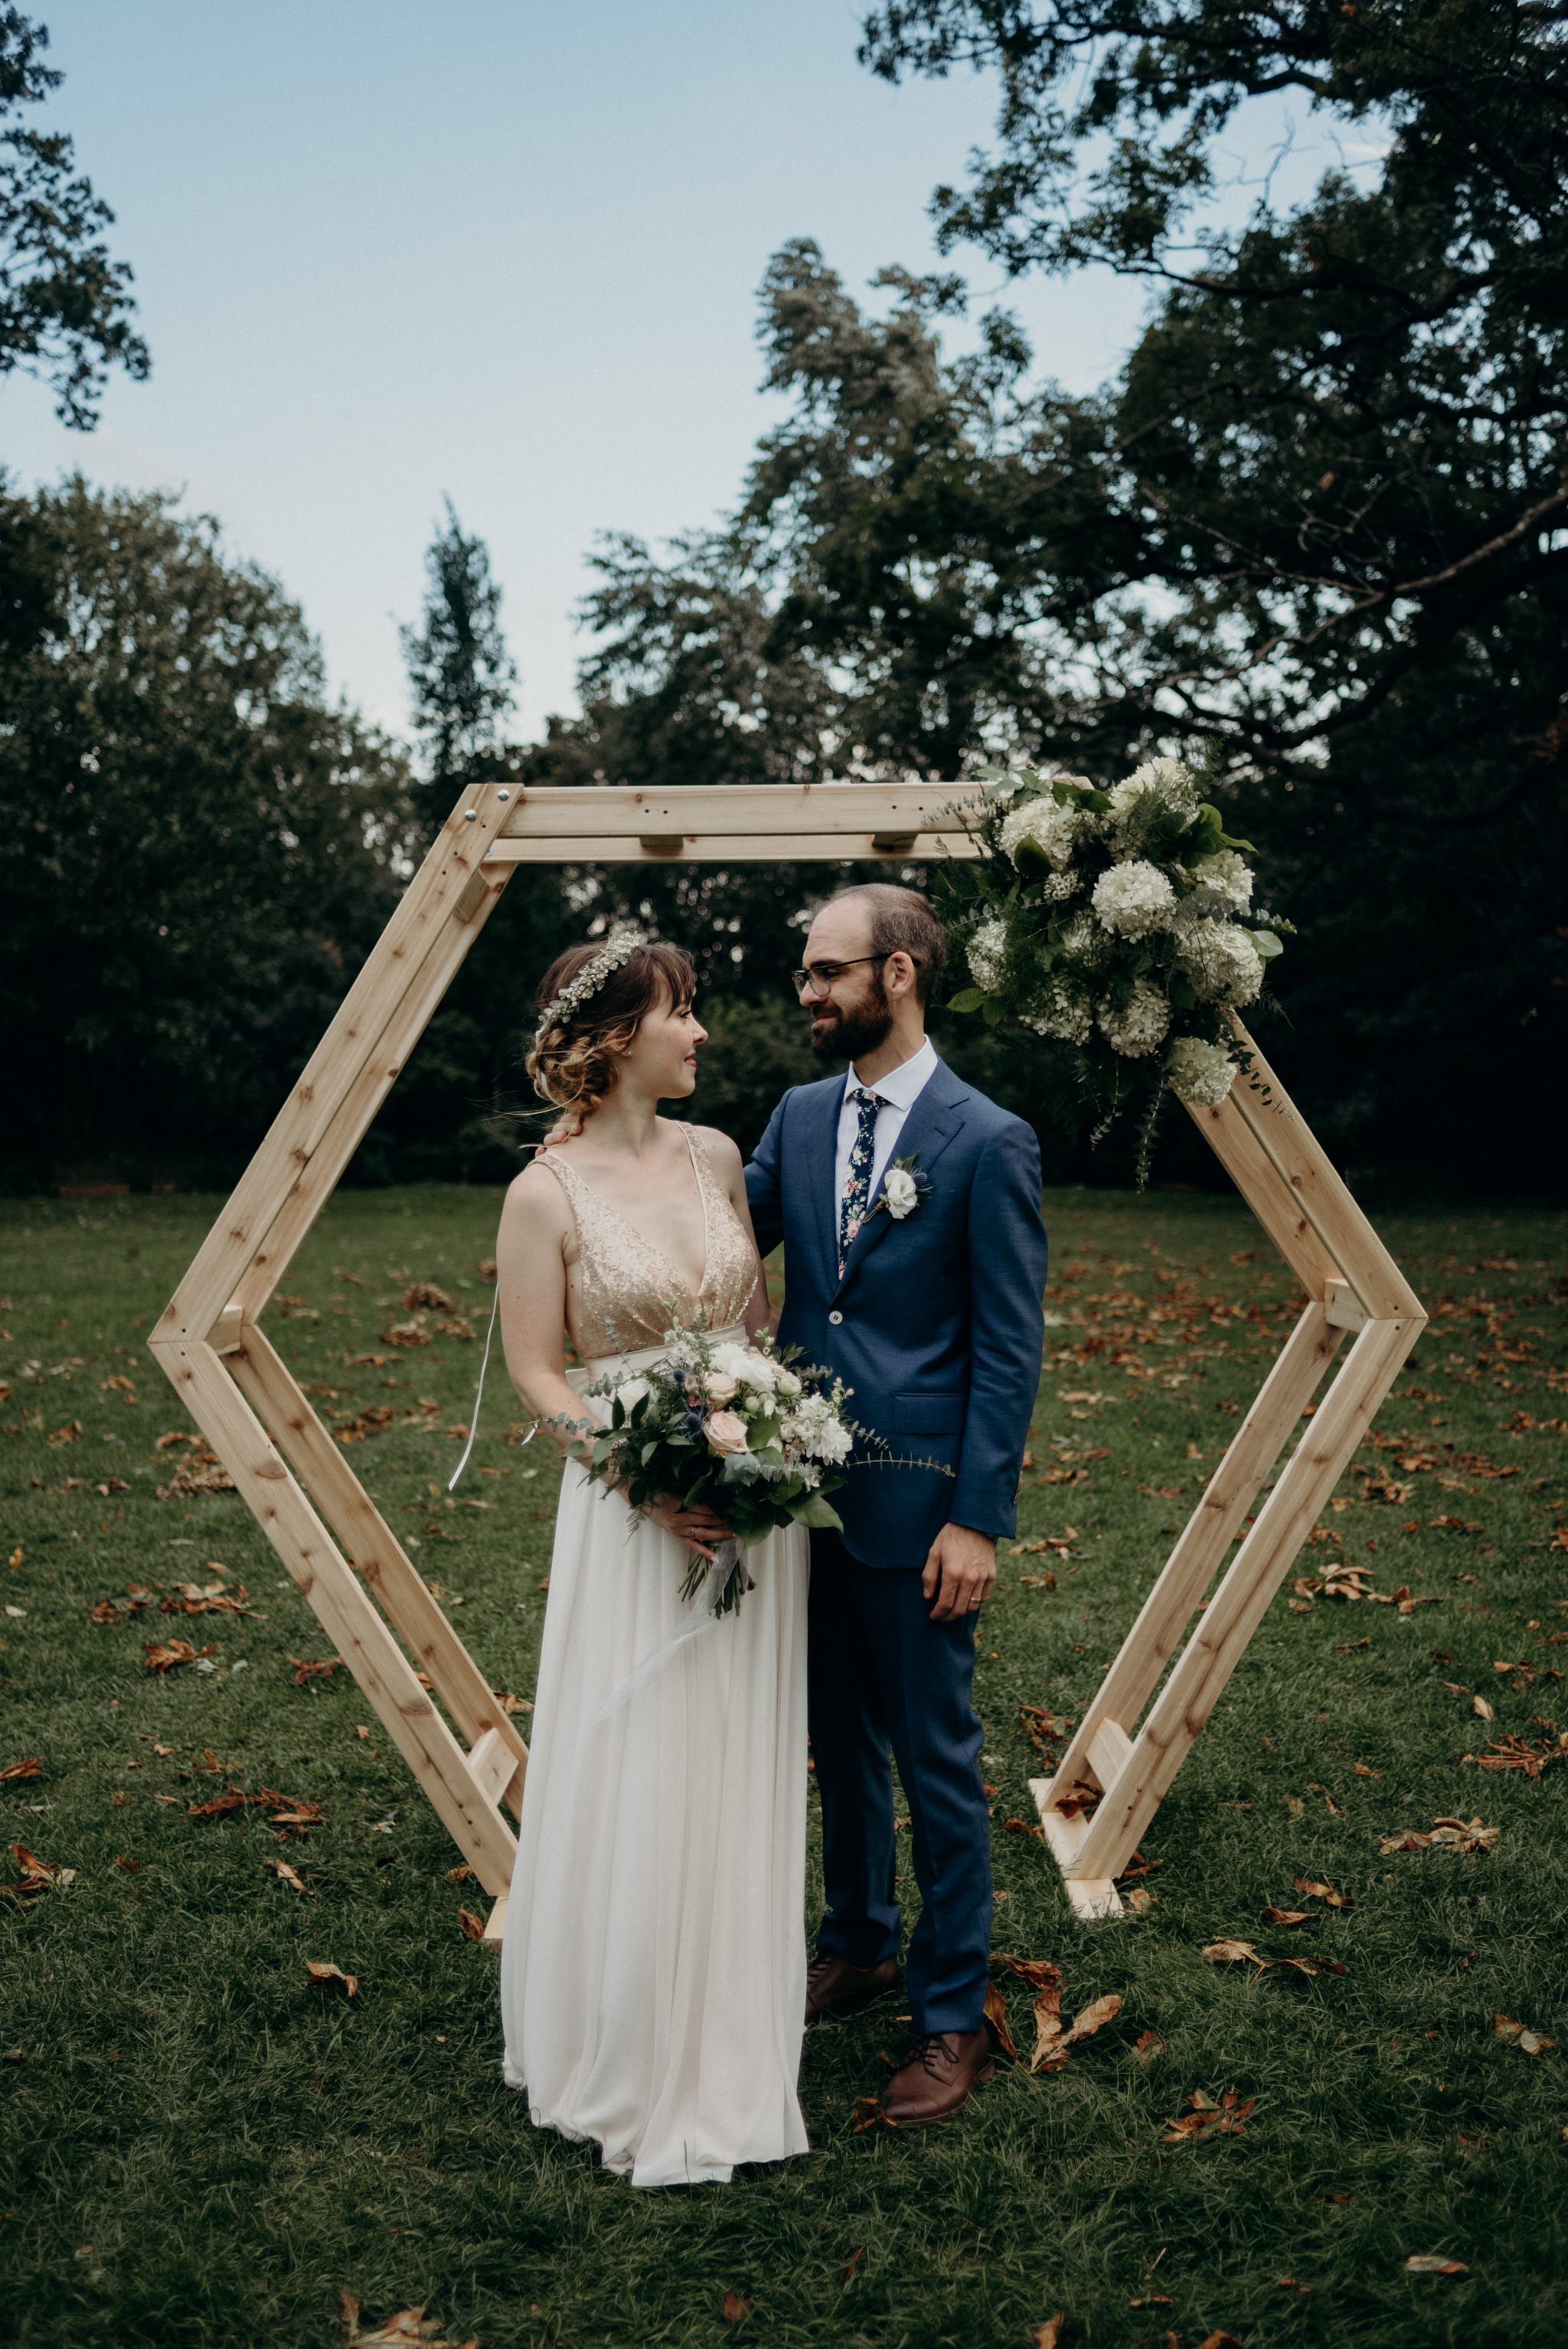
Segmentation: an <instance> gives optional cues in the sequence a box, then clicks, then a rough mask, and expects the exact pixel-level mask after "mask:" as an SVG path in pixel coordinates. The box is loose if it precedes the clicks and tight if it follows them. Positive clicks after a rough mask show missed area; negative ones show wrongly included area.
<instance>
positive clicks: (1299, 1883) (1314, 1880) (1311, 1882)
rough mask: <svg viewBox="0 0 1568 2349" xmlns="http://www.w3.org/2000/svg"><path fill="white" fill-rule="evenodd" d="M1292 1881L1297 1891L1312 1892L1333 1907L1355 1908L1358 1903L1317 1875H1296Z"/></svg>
mask: <svg viewBox="0 0 1568 2349" xmlns="http://www.w3.org/2000/svg"><path fill="white" fill-rule="evenodd" d="M1291 1883H1292V1886H1293V1887H1294V1889H1295V1890H1296V1891H1297V1892H1310V1893H1311V1894H1312V1895H1313V1897H1314V1899H1318V1900H1326V1902H1327V1904H1328V1906H1329V1907H1330V1908H1331V1909H1354V1908H1355V1906H1356V1903H1355V1901H1354V1900H1352V1899H1350V1897H1349V1895H1348V1894H1347V1893H1344V1892H1336V1890H1335V1889H1334V1887H1333V1885H1332V1884H1325V1883H1324V1882H1323V1881H1322V1880H1321V1878H1318V1877H1315V1876H1295V1877H1293V1878H1291Z"/></svg>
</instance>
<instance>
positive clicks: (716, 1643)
mask: <svg viewBox="0 0 1568 2349" xmlns="http://www.w3.org/2000/svg"><path fill="white" fill-rule="evenodd" d="M683 1130H684V1131H686V1138H687V1142H688V1143H689V1145H690V1149H691V1155H692V1164H693V1167H694V1169H695V1172H696V1180H697V1184H698V1187H699V1189H700V1191H701V1195H702V1202H703V1212H704V1217H705V1221H706V1224H707V1265H706V1268H705V1270H704V1274H703V1279H702V1284H701V1287H700V1288H699V1290H698V1292H697V1295H696V1298H695V1299H693V1298H692V1297H691V1296H690V1294H689V1288H688V1284H687V1283H686V1282H685V1281H684V1280H683V1279H682V1278H681V1277H680V1276H679V1274H678V1273H676V1270H675V1268H674V1267H673V1266H672V1265H671V1264H670V1263H669V1261H668V1259H667V1258H666V1257H665V1256H664V1255H663V1254H662V1253H661V1252H660V1250H659V1249H658V1248H656V1247H655V1246H654V1245H653V1244H652V1242H650V1241H649V1240H647V1239H646V1238H645V1237H643V1235H642V1234H641V1233H639V1232H637V1231H636V1230H634V1227H633V1226H631V1225H629V1224H628V1223H626V1222H625V1221H624V1218H623V1217H622V1216H619V1215H617V1214H616V1212H615V1211H614V1208H613V1207H611V1206H609V1204H608V1203H607V1202H606V1201H605V1200H604V1199H603V1198H602V1197H601V1196H600V1195H598V1193H596V1192H595V1191H594V1189H593V1185H591V1184H589V1183H587V1182H585V1181H584V1180H583V1177H582V1176H581V1175H580V1174H577V1172H576V1171H575V1169H574V1168H573V1166H572V1165H571V1164H569V1163H568V1161H567V1160H566V1159H564V1158H563V1157H562V1156H561V1155H560V1154H559V1153H558V1152H555V1151H548V1152H546V1153H544V1154H542V1163H543V1164H545V1165H547V1166H548V1167H549V1168H550V1169H551V1171H552V1174H554V1175H555V1176H556V1177H557V1178H558V1180H559V1181H560V1183H561V1185H562V1188H563V1190H564V1191H565V1193H566V1196H567V1199H568V1201H569V1202H570V1205H571V1207H572V1212H573V1216H574V1218H575V1222H576V1227H577V1242H578V1248H579V1251H580V1257H579V1279H578V1283H577V1286H578V1288H579V1294H578V1296H577V1298H576V1299H575V1300H574V1301H573V1305H572V1307H571V1308H570V1312H571V1335H572V1340H573V1344H574V1345H575V1347H576V1348H577V1350H578V1352H579V1353H580V1354H581V1355H582V1356H583V1360H584V1361H585V1363H586V1365H587V1371H586V1375H583V1374H575V1375H574V1380H573V1382H574V1383H578V1384H586V1383H588V1382H589V1381H591V1380H593V1379H595V1378H597V1377H599V1376H601V1375H602V1374H603V1372H605V1371H609V1370H611V1369H612V1368H614V1367H616V1366H617V1365H619V1366H622V1367H624V1370H625V1371H626V1372H627V1374H628V1375H632V1374H634V1372H635V1371H637V1370H638V1369H639V1368H641V1367H643V1366H644V1365H645V1363H646V1362H647V1361H650V1360H652V1359H653V1358H654V1356H655V1355H656V1354H657V1353H659V1352H661V1351H662V1350H663V1349H662V1346H661V1344H660V1340H661V1339H662V1337H663V1333H664V1331H665V1330H666V1329H667V1328H668V1327H669V1326H670V1320H671V1309H672V1306H674V1307H677V1308H678V1309H679V1310H680V1312H681V1316H682V1318H683V1319H685V1320H686V1321H687V1322H690V1321H691V1320H692V1319H694V1318H696V1315H697V1314H699V1313H700V1314H701V1315H702V1317H703V1318H704V1319H706V1320H707V1326H708V1328H709V1329H710V1330H712V1331H713V1333H714V1335H715V1337H716V1338H717V1337H719V1336H723V1337H743V1336H744V1332H743V1330H740V1328H739V1327H738V1325H739V1322H740V1317H741V1315H742V1313H743V1312H744V1310H745V1307H746V1304H747V1300H748V1298H749V1296H750V1293H751V1287H752V1281H753V1278H754V1270H755V1265H754V1258H753V1257H752V1253H751V1247H750V1244H749V1242H748V1239H747V1237H746V1234H745V1233H744V1231H743V1230H742V1228H741V1226H740V1225H739V1223H738V1220H737V1218H736V1216H735V1214H734V1211H733V1209H732V1208H731V1207H730V1205H729V1202H728V1199H727V1197H726V1195H725V1193H724V1190H723V1187H722V1185H720V1183H719V1181H718V1179H717V1175H716V1174H715V1173H714V1171H713V1168H712V1166H711V1165H710V1164H709V1163H708V1160H707V1156H706V1154H705V1153H704V1151H703V1148H702V1144H701V1143H700V1142H699V1141H698V1140H697V1138H696V1135H694V1134H692V1133H690V1131H689V1129H683ZM583 1409H584V1411H585V1412H587V1411H593V1413H595V1415H596V1416H598V1417H600V1418H603V1417H604V1416H605V1414H606V1405H605V1403H604V1402H603V1400H599V1399H595V1400H593V1401H591V1402H584V1405H583ZM745 1557H746V1565H747V1568H748V1572H749V1574H750V1577H751V1579H752V1581H753V1582H754V1583H755V1585H756V1588H754V1589H752V1590H750V1591H748V1593H747V1594H746V1595H745V1597H744V1598H743V1599H742V1600H741V1603H740V1605H739V1607H738V1609H735V1611H734V1612H733V1613H731V1614H729V1615H726V1616H723V1617H720V1618H718V1619H714V1618H712V1617H711V1616H710V1615H709V1613H708V1611H707V1610H708V1602H707V1592H706V1591H705V1590H699V1591H698V1593H697V1595H696V1599H694V1600H692V1601H689V1602H688V1601H683V1599H681V1596H680V1585H681V1581H682V1578H683V1577H684V1575H685V1572H686V1565H687V1562H688V1553H687V1552H686V1547H685V1545H684V1544H683V1543H680V1542H678V1541H676V1539H675V1537H674V1536H673V1535H670V1534H667V1533H665V1531H663V1529H662V1528H661V1527H659V1526H654V1525H650V1524H649V1523H648V1522H647V1520H646V1519H645V1518H642V1517H637V1516H633V1515H632V1513H631V1511H630V1510H629V1509H628V1508H627V1506H626V1504H625V1503H624V1500H622V1498H621V1497H620V1495H618V1494H613V1493H606V1492H605V1490H604V1488H603V1486H602V1485H596V1484H594V1483H593V1481H592V1480H591V1479H590V1478H589V1477H588V1476H587V1475H585V1473H584V1472H583V1469H582V1468H580V1467H579V1466H577V1465H576V1464H574V1463H573V1464H568V1466H567V1467H566V1469H565V1472H564V1475H563V1477H562V1488H561V1501H560V1508H559V1513H558V1515H557V1518H556V1526H555V1547H554V1550H553V1552H552V1557H551V1567H550V1597H549V1601H548V1604H547V1607H546V1610H545V1619H544V1636H543V1640H542V1647H541V1652H540V1667H539V1681H538V1686H537V1690H536V1692H535V1699H534V1714H533V1738H532V1748H531V1758H530V1762H529V1767H528V1775H527V1778H526V1780H525V1782H524V1789H523V1799H522V1819H521V1829H520V1833H519V1837H518V1853H517V1865H516V1868H515V1871H514V1873H513V1876H512V1882H511V1899H510V1900H509V1902H508V1906H507V1921H506V1932H505V1939H504V1941H503V1944H502V1949H501V1981H500V1996H501V2015H502V2021H503V2023H504V2025H505V2032H506V2055H505V2062H504V2076H505V2079H506V2083H507V2085H508V2086H509V2087H511V2088H517V2089H520V2090H522V2091H523V2092H524V2093H525V2094H526V2095H527V2097H528V2102H529V2110H530V2114H531V2118H532V2120H533V2121H534V2123H535V2125H536V2126H537V2127H542V2128H553V2129H558V2130H559V2131H560V2132H561V2134H562V2136H563V2137H573V2138H577V2139H590V2140H592V2141H593V2142H594V2143H596V2144H597V2145H598V2146H599V2147H600V2148H601V2149H602V2152H603V2159H604V2165H605V2167H606V2168H610V2169H614V2170H617V2171H619V2172H620V2173H621V2174H622V2175H623V2176H624V2177H626V2178H629V2179H630V2181H631V2183H632V2184H633V2185H634V2186H676V2185H689V2184H695V2183H696V2182H698V2181H703V2180H718V2181H722V2180H725V2179H727V2178H728V2177H729V2175H730V2172H731V2170H732V2168H733V2167H734V2165H735V2164H736V2163H737V2162H738V2161H775V2160H778V2159H779V2158H782V2157H783V2156H785V2155H788V2154H798V2153H804V2152H805V2151H807V2149H808V2140H807V2137H806V2130H805V2125H804V2123H803V2121H802V2119H801V2116H800V2107H799V2099H798V2096H797V2094H796V2076H797V2073H798V2071H799V2058H800V2040H801V2033H802V2027H803V2017H804V2013H805V2001H806V1942H805V1927H804V1914H803V1911H804V1892H805V1865H806V1595H807V1583H808V1576H809V1572H810V1567H809V1551H808V1544H807V1536H806V1534H805V1533H804V1532H803V1531H802V1530H801V1529H800V1528H799V1527H797V1526H791V1527H789V1529H788V1531H786V1532H782V1533H775V1534H772V1535H770V1536H769V1538H768V1539H767V1540H766V1541H765V1542H763V1543H761V1544H760V1545H759V1546H758V1547H756V1548H754V1549H750V1550H748V1551H747V1552H746V1553H745ZM699 1626H700V1628H698V1627H699ZM683 1630H685V1631H686V1632H687V1633H688V1634H691V1633H693V1632H694V1631H695V1636H688V1637H686V1639H685V1640H681V1639H680V1638H679V1634H680V1633H681V1632H682V1631H683ZM661 1650H662V1651H664V1652H663V1654H662V1655H661V1653H660V1651H661ZM639 1666H641V1667H642V1668H643V1669H642V1672H641V1673H639V1670H638V1668H639Z"/></svg>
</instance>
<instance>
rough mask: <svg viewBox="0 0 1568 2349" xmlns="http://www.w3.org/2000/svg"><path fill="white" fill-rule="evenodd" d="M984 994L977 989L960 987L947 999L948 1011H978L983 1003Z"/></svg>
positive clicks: (980, 989) (981, 990)
mask: <svg viewBox="0 0 1568 2349" xmlns="http://www.w3.org/2000/svg"><path fill="white" fill-rule="evenodd" d="M984 1002H985V992H984V990H983V989H982V988H978V987H961V988H959V990H958V992H957V994H956V995H950V996H949V997H948V999H947V1008H948V1009H949V1011H978V1010H979V1009H980V1007H981V1005H982V1004H983V1003H984Z"/></svg>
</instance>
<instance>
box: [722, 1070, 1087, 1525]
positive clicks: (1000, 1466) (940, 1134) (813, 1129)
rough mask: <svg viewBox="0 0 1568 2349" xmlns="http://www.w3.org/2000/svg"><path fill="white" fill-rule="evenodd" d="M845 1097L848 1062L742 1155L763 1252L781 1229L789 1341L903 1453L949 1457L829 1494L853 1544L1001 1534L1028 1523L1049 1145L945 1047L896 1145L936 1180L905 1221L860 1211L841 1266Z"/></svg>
mask: <svg viewBox="0 0 1568 2349" xmlns="http://www.w3.org/2000/svg"><path fill="white" fill-rule="evenodd" d="M843 1097H844V1080H843V1078H842V1077H841V1076H837V1077H831V1078H829V1079H828V1080H826V1081H824V1082H823V1083H821V1084H816V1085H798V1086H796V1087H794V1088H793V1089H792V1090H791V1091H790V1092H787V1093H786V1094H785V1096H784V1098H783V1100H782V1101H781V1102H779V1106H778V1108H777V1109H776V1110H775V1111H774V1112H773V1115H772V1117H771V1118H770V1120H769V1125H768V1131H767V1133H765V1134H764V1135H763V1137H762V1139H761V1141H760V1142H759V1143H758V1145H757V1152H756V1155H755V1156H754V1157H753V1159H752V1161H751V1163H750V1164H749V1165H748V1167H747V1170H746V1189H747V1195H748V1198H749V1200H750V1203H751V1220H752V1223H753V1225H754V1226H755V1227H756V1232H757V1242H758V1247H760V1249H761V1250H762V1253H763V1254H764V1256H766V1255H767V1254H768V1252H769V1249H770V1248H773V1247H777V1245H778V1243H779V1240H780V1239H782V1240H783V1242H784V1244H785V1275H784V1278H785V1301H784V1317H783V1319H782V1321H781V1323H780V1325H779V1342H780V1344H782V1345H796V1346H799V1347H801V1348H802V1349H803V1350H804V1353H805V1358H806V1360H807V1361H810V1362H822V1363H826V1364H828V1365H829V1366H830V1368H831V1369H832V1370H834V1371H836V1372H837V1373H838V1375H839V1376H840V1377H841V1379H842V1380H843V1381H844V1383H845V1385H846V1386H849V1387H852V1388H853V1390H854V1400H853V1402H851V1403H850V1405H849V1406H848V1408H849V1411H850V1414H851V1417H852V1418H854V1419H856V1420H858V1421H859V1423H861V1426H862V1427H866V1428H870V1429H872V1430H873V1431H874V1432H875V1433H877V1434H878V1435H880V1436H882V1437H884V1438H885V1439H886V1442H887V1444H889V1445H890V1446H891V1447H892V1452H893V1453H894V1454H900V1455H914V1456H916V1457H919V1458H922V1459H934V1460H939V1461H941V1462H942V1463H943V1464H944V1465H946V1466H948V1467H951V1468H952V1469H953V1471H954V1475H952V1476H945V1475H942V1474H940V1472H938V1471H935V1470H932V1469H912V1468H878V1467H875V1466H872V1465H867V1466H860V1465H856V1466H853V1467H851V1469H850V1470H849V1471H848V1475H847V1477H846V1481H845V1483H844V1484H843V1485H841V1487H840V1489H839V1490H838V1491H837V1492H836V1493H835V1494H833V1495H832V1496H831V1497H832V1504H833V1506H834V1508H835V1509H836V1510H837V1511H838V1513H839V1515H840V1516H841V1518H842V1519H843V1522H844V1543H845V1547H847V1548H848V1549H849V1550H850V1551H851V1554H852V1555H853V1556H854V1557H858V1558H860V1559H861V1561H862V1562H863V1563H864V1564H865V1565H867V1566H885V1567H894V1566H899V1567H910V1566H923V1565H924V1563H925V1557H926V1553H927V1551H928V1550H929V1548H930V1547H931V1544H932V1542H933V1541H934V1539H935V1537H936V1535H937V1534H938V1533H939V1532H940V1530H941V1528H942V1526H944V1525H945V1524H947V1523H948V1522H949V1521H951V1522H952V1523H954V1525H961V1526H973V1527H974V1529H975V1531H976V1532H977V1533H983V1534H993V1535H996V1536H1001V1535H1005V1534H1010V1533H1011V1532H1012V1531H1013V1529H1014V1526H1016V1522H1017V1518H1016V1504H1017V1494H1018V1477H1019V1472H1020V1467H1021V1464H1022V1461H1023V1456H1024V1445H1025V1443H1026V1440H1027V1437H1028V1433H1029V1415H1030V1413H1031V1412H1032V1411H1033V1410H1034V1407H1035V1396H1036V1393H1037V1389H1038V1385H1039V1377H1040V1357H1041V1353H1042V1350H1043V1347H1044V1341H1045V1325H1044V1319H1043V1317H1042V1314H1041V1309H1040V1299H1041V1295H1042V1293H1043V1291H1044V1288H1045V1285H1046V1262H1047V1247H1046V1231H1045V1226H1044V1224H1043V1223H1042V1222H1041V1220H1040V1152H1039V1144H1038V1143H1037V1141H1036V1139H1035V1136H1034V1133H1032V1131H1031V1130H1030V1128H1029V1127H1028V1126H1026V1124H1025V1123H1024V1122H1023V1120H1022V1119H1021V1118H1016V1117H1014V1116H1012V1115H1011V1114H1010V1113H1009V1112H1007V1111H1006V1110H1003V1109H998V1108H997V1106H996V1104H995V1102H991V1101H987V1100H986V1098H985V1094H984V1093H979V1092H975V1091H974V1089H973V1088H972V1087H971V1086H968V1085H965V1084H961V1083H960V1082H959V1081H958V1079H957V1078H956V1077H955V1076H954V1073H953V1071H952V1070H951V1069H949V1068H948V1067H947V1065H946V1063H945V1062H944V1061H938V1063H937V1065H936V1068H935V1070H934V1072H933V1074H932V1077H931V1080H930V1081H929V1083H928V1084H927V1085H926V1087H925V1089H924V1091H923V1092H922V1093H921V1094H920V1096H919V1098H918V1099H917V1100H916V1102H914V1105H913V1108H912V1109H911V1110H910V1112H909V1114H908V1116H907V1117H906V1118H905V1120H904V1123H903V1132H902V1133H900V1135H899V1138H898V1142H897V1143H896V1145H895V1150H894V1155H895V1156H896V1157H899V1158H908V1157H911V1156H913V1159H914V1162H915V1164H914V1169H913V1171H914V1173H915V1174H916V1175H917V1176H923V1177H924V1178H925V1181H926V1183H928V1184H929V1185H930V1189H929V1191H928V1192H927V1193H926V1195H924V1196H923V1198H922V1199H921V1202H920V1204H919V1206H917V1207H915V1208H914V1210H913V1213H912V1214H910V1215H908V1216H905V1217H904V1218H903V1221H902V1222H898V1223H895V1222H894V1220H893V1218H892V1216H891V1215H890V1214H889V1213H888V1211H887V1209H886V1208H885V1207H883V1208H882V1209H881V1210H880V1212H879V1213H877V1214H875V1215H873V1216H871V1217H870V1218H869V1219H868V1220H867V1221H866V1222H865V1223H864V1224H862V1225H861V1229H860V1231H859V1232H858V1234H857V1235H856V1237H855V1239H854V1241H853V1243H852V1245H851V1248H850V1253H849V1257H848V1259H847V1261H846V1263H845V1267H844V1277H843V1278H842V1280H841V1279H840V1278H839V1277H838V1246H837V1223H838V1203H837V1201H836V1199H835V1197H834V1195H833V1159H834V1148H835V1143H836V1141H837V1136H838V1124H839V1112H840V1110H841V1107H842V1105H843ZM890 1163H891V1162H890ZM860 1456H861V1455H857V1458H858V1457H860ZM871 1457H872V1458H873V1459H874V1457H875V1454H874V1451H873V1452H872V1454H871Z"/></svg>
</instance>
